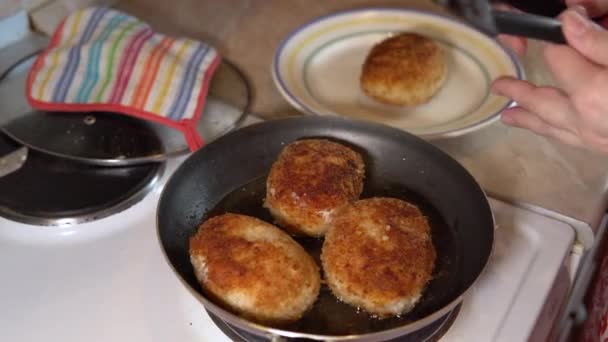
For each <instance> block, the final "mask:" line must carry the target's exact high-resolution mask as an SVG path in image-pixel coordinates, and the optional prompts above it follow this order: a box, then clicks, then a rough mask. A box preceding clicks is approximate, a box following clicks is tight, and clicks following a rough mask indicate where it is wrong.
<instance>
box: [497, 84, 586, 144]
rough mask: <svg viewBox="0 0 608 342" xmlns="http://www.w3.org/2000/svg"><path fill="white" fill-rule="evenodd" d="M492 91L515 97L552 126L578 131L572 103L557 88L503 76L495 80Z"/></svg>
mask: <svg viewBox="0 0 608 342" xmlns="http://www.w3.org/2000/svg"><path fill="white" fill-rule="evenodd" d="M492 91H493V92H494V93H495V94H498V95H502V96H506V97H509V98H511V99H513V100H514V101H515V102H517V104H518V105H519V106H520V107H521V108H523V109H525V110H527V111H529V112H532V113H535V114H536V115H537V116H538V117H540V118H541V119H542V120H543V121H545V122H546V123H547V124H549V125H551V126H554V127H559V128H561V129H564V130H568V131H572V132H575V131H576V127H577V126H576V123H575V122H573V119H574V118H573V117H572V113H573V112H574V110H573V109H572V105H571V103H570V101H569V99H568V98H567V97H566V96H565V95H564V94H563V93H562V92H561V91H559V90H558V89H556V88H551V87H537V86H535V85H533V84H531V83H529V82H526V81H521V80H517V79H515V78H511V77H503V78H500V79H498V80H496V81H494V83H493V85H492Z"/></svg>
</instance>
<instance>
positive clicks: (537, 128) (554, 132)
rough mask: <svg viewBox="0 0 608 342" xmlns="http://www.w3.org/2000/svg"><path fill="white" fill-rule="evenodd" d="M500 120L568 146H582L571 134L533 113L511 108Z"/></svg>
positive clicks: (519, 108)
mask: <svg viewBox="0 0 608 342" xmlns="http://www.w3.org/2000/svg"><path fill="white" fill-rule="evenodd" d="M501 119H502V122H504V123H505V124H507V125H510V126H514V127H519V128H525V129H529V130H531V131H532V132H534V133H536V134H540V135H543V136H546V137H550V138H554V139H556V140H559V141H561V142H563V143H566V144H569V145H574V146H582V142H581V141H580V139H579V138H578V137H577V136H576V135H574V134H573V133H571V132H569V131H566V130H563V129H560V128H557V127H553V126H551V125H549V124H548V123H546V122H545V121H543V120H542V119H541V118H540V117H538V116H537V115H535V114H534V113H532V112H530V111H527V110H525V109H523V108H521V107H513V108H509V109H507V110H505V111H504V112H503V113H502V117H501Z"/></svg>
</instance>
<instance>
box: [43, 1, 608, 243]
mask: <svg viewBox="0 0 608 342" xmlns="http://www.w3.org/2000/svg"><path fill="white" fill-rule="evenodd" d="M369 6H376V7H380V6H393V7H409V8H419V9H427V10H441V9H438V8H437V7H436V6H435V5H433V4H432V3H430V2H429V1H424V0H410V1H407V0H400V1H381V0H378V1H364V0H341V1H323V0H315V1H312V0H290V1H281V0H265V1H263V0H222V1H213V0H172V1H164V0H122V1H117V2H116V4H115V7H117V8H118V9H121V10H123V11H125V12H128V13H130V14H133V15H135V16H137V17H139V18H141V19H142V20H145V21H147V22H149V23H150V24H151V25H152V26H154V27H155V28H156V29H157V30H159V31H161V32H165V33H169V34H174V35H184V36H189V37H193V38H197V39H201V40H205V41H207V42H210V43H212V44H214V45H215V46H216V47H218V48H219V49H220V51H221V52H222V54H223V55H224V56H225V57H226V58H228V59H230V60H232V61H233V62H235V63H236V64H237V65H238V66H240V67H241V68H242V69H243V71H244V72H245V74H246V75H247V77H248V78H249V79H250V81H251V83H252V85H253V91H254V103H253V108H252V109H253V112H255V113H258V114H259V115H261V116H263V117H265V118H276V117H281V116H287V115H294V114H297V112H296V111H295V109H293V108H292V107H291V106H290V105H289V104H288V103H287V102H286V101H285V100H284V99H283V98H282V97H281V95H280V94H279V92H278V91H277V90H276V88H275V86H274V84H273V81H272V78H271V73H270V65H271V62H272V57H273V54H274V52H275V49H276V48H277V46H278V44H279V42H280V40H282V39H283V38H284V37H285V36H286V35H287V34H288V33H289V32H291V31H292V30H294V29H295V28H297V27H298V26H300V25H301V24H303V23H305V22H307V21H309V20H311V19H313V18H315V17H317V16H320V15H324V14H328V13H331V12H334V11H337V10H342V9H351V8H360V7H369ZM51 12H52V13H57V12H58V10H57V8H51V9H50V10H49V13H51ZM32 17H33V19H34V25H35V26H37V27H38V28H39V29H41V30H43V31H50V30H52V29H53V25H55V23H56V22H57V21H58V19H57V18H56V14H54V16H53V17H48V16H46V17H45V15H44V13H42V14H41V13H37V14H36V15H33V16H32ZM524 64H525V65H526V69H527V73H528V78H529V79H531V80H533V81H535V82H536V83H551V78H550V76H549V74H548V72H547V71H546V70H545V69H544V66H543V63H542V60H541V59H540V53H539V47H538V44H535V43H532V46H531V48H530V50H529V52H528V55H527V56H526V58H525V59H524ZM434 143H435V144H436V145H437V146H438V147H440V148H441V149H443V150H445V151H447V152H448V153H450V154H451V155H452V156H453V157H455V158H456V159H457V160H459V161H460V162H461V163H462V164H463V165H464V166H465V167H466V168H467V169H468V170H469V171H470V172H471V173H472V174H473V175H474V176H475V177H476V178H477V180H478V181H479V182H480V183H481V184H482V185H483V187H484V188H485V189H486V190H487V191H488V193H489V194H491V195H494V196H496V197H498V198H501V199H506V200H509V201H512V202H517V203H521V204H524V203H527V204H530V205H533V206H538V207H542V208H545V209H547V210H549V211H553V212H555V213H558V214H561V215H564V216H566V217H569V218H572V219H574V224H575V225H576V224H578V228H579V232H580V231H581V230H580V229H582V230H584V229H585V228H586V229H587V230H588V231H589V228H591V229H593V230H596V229H597V226H598V224H599V220H600V218H601V216H602V215H603V212H604V209H605V207H606V190H607V189H606V188H607V186H608V157H606V156H600V155H597V154H593V153H591V152H587V151H583V150H580V149H575V148H571V147H568V146H564V145H561V144H558V143H555V142H551V141H548V140H546V139H545V138H542V137H538V136H535V135H533V134H531V133H529V132H526V131H523V130H519V129H513V128H508V127H506V126H504V125H502V124H501V123H500V122H497V123H495V124H493V125H491V126H489V127H486V128H484V129H481V130H479V131H477V132H474V133H471V134H468V135H466V136H464V137H459V138H450V139H446V140H441V141H435V142H434ZM583 235H584V234H583ZM579 238H580V239H581V240H586V241H585V242H586V243H585V244H587V243H588V242H589V236H587V237H584V236H583V237H581V234H579Z"/></svg>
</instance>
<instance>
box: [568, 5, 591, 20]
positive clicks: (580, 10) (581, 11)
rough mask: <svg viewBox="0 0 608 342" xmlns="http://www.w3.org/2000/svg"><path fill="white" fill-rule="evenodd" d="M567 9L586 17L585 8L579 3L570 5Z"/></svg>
mask: <svg viewBox="0 0 608 342" xmlns="http://www.w3.org/2000/svg"><path fill="white" fill-rule="evenodd" d="M569 9H570V10H572V11H574V12H576V13H578V14H580V15H582V16H583V17H587V9H586V8H585V7H583V6H581V5H575V6H572V7H570V8H569Z"/></svg>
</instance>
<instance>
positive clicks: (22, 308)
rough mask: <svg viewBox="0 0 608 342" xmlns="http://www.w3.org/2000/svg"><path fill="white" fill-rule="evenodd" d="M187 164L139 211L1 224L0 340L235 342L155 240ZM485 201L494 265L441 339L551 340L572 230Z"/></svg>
mask: <svg viewBox="0 0 608 342" xmlns="http://www.w3.org/2000/svg"><path fill="white" fill-rule="evenodd" d="M250 120H253V118H250ZM183 160H184V157H179V158H174V159H171V160H169V161H168V162H167V167H166V170H165V172H164V174H163V176H162V177H161V178H160V179H159V181H158V182H157V184H156V186H154V187H153V189H152V190H151V191H150V192H149V193H148V194H147V195H146V196H145V197H144V198H143V199H142V200H141V201H140V202H138V203H136V204H135V205H133V206H131V207H130V208H128V209H126V210H124V211H122V212H120V213H118V214H115V215H111V216H108V217H105V218H102V219H99V220H96V221H93V222H86V223H82V224H77V225H66V226H58V227H40V226H33V225H26V224H23V223H18V222H14V221H10V220H8V219H4V218H0V269H2V270H3V282H2V291H0V303H2V304H3V305H2V309H1V310H0V340H3V341H40V340H45V341H62V342H69V341H85V340H86V341H159V342H160V341H163V342H164V341H199V342H200V341H213V342H222V341H231V338H230V337H229V336H228V335H227V334H226V333H224V332H223V331H222V329H221V327H222V325H221V323H220V324H219V325H218V324H216V323H215V322H214V321H213V319H212V318H211V317H210V316H209V315H208V314H207V313H206V311H205V310H204V308H203V306H202V305H201V304H200V303H199V302H197V300H196V299H195V297H194V296H192V295H191V294H190V293H189V292H188V290H187V289H186V287H185V286H184V285H183V284H182V283H181V282H180V280H178V278H177V276H176V275H175V274H174V273H173V271H172V269H171V268H170V266H169V264H168V263H167V261H166V260H165V259H164V256H163V253H162V251H161V247H160V245H159V242H158V238H157V233H156V218H155V214H156V205H157V203H158V199H159V195H160V192H161V190H162V188H163V186H164V184H165V182H166V180H167V178H168V177H169V176H170V175H171V174H172V173H173V171H174V170H175V168H176V167H177V166H178V165H179V164H180V163H181V162H182V161H183ZM490 201H491V205H492V208H493V210H494V214H495V217H496V222H497V227H496V241H495V246H494V250H493V253H492V256H491V258H490V261H489V263H488V266H487V267H486V269H485V270H484V272H483V273H482V275H481V277H480V278H479V280H478V281H477V282H476V283H475V285H474V286H473V287H472V288H471V289H470V291H469V292H468V293H467V294H466V295H465V296H464V298H463V301H462V306H461V308H460V312H459V313H458V314H457V315H456V317H455V319H454V322H453V324H452V325H451V327H450V328H449V329H448V330H447V332H446V333H445V334H444V335H443V336H442V337H441V339H440V340H439V341H447V342H454V341H467V342H471V341H484V342H485V341H509V342H511V341H525V340H526V339H527V338H528V337H529V336H531V335H532V334H535V335H534V336H547V334H549V332H550V331H549V330H550V325H549V328H546V327H545V326H546V325H547V322H550V321H551V320H552V319H553V318H555V316H556V315H557V310H558V309H559V306H560V305H561V304H560V303H557V304H556V303H555V302H554V301H553V300H551V298H566V294H567V291H568V284H567V282H566V283H565V284H566V285H565V286H563V287H556V286H554V283H555V280H556V279H560V274H563V272H565V271H564V270H565V269H564V261H566V260H567V256H568V254H569V251H570V248H571V246H572V244H573V242H574V230H573V229H572V228H571V227H570V226H569V225H567V224H564V223H562V222H560V221H556V220H553V219H550V218H547V217H544V216H541V215H538V214H535V213H532V212H529V211H527V210H523V209H519V208H516V207H514V206H511V205H509V204H507V203H504V202H500V201H497V200H494V199H491V200H490ZM566 278H567V277H566ZM547 303H548V304H550V305H549V309H547V305H546V304H547ZM545 320H546V321H545ZM543 322H544V323H543ZM225 329H226V328H225V327H224V330H225ZM539 329H540V331H539ZM538 340H545V339H538Z"/></svg>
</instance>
